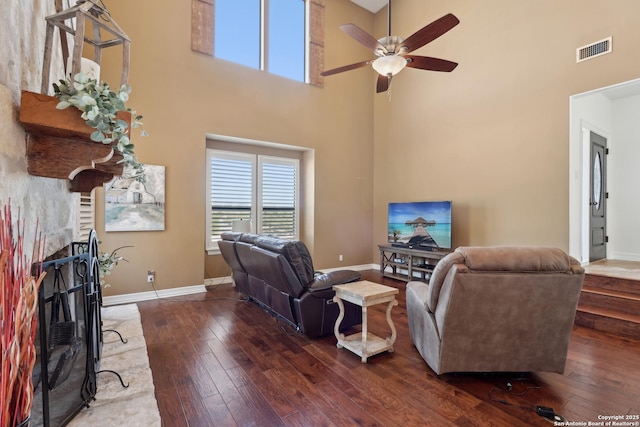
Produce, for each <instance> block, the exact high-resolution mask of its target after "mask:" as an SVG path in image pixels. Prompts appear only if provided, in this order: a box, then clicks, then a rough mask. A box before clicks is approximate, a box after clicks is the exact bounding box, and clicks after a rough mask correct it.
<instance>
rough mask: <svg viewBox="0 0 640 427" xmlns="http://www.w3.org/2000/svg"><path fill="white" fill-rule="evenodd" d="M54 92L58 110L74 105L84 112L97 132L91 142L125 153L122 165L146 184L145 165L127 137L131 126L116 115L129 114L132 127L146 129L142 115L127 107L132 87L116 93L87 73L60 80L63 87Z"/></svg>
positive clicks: (87, 121) (56, 87)
mask: <svg viewBox="0 0 640 427" xmlns="http://www.w3.org/2000/svg"><path fill="white" fill-rule="evenodd" d="M53 89H54V95H55V97H56V98H58V99H59V100H60V102H59V103H58V105H57V106H56V108H57V109H59V110H64V109H65V108H68V107H71V106H73V107H75V108H77V109H78V110H80V111H81V112H82V115H81V117H82V119H83V120H85V122H86V123H87V125H88V126H90V127H91V128H94V129H95V131H93V132H92V133H91V140H92V141H96V142H101V143H103V144H107V145H111V146H113V148H114V149H115V150H116V151H118V152H119V153H120V154H122V157H123V159H122V160H121V161H120V162H119V163H121V162H122V163H124V164H125V165H127V166H130V167H131V168H133V170H134V171H135V177H136V179H137V180H138V181H142V182H144V180H145V179H144V178H145V176H144V169H143V166H144V165H143V164H142V163H140V162H138V159H137V157H136V155H135V153H134V149H135V145H134V144H133V143H132V142H131V140H130V139H129V136H128V135H127V130H128V129H127V128H128V124H127V122H126V121H125V120H122V119H118V118H117V116H116V115H117V113H118V112H119V111H126V112H129V113H131V127H132V128H137V127H140V126H142V122H141V121H140V120H141V119H142V116H141V115H137V114H136V112H135V111H134V110H132V109H131V108H129V107H127V106H126V105H125V103H126V102H127V101H128V100H129V94H130V93H131V87H130V86H129V85H122V86H121V87H120V89H119V90H118V92H115V91H113V90H112V89H111V88H110V87H109V84H108V83H105V82H98V81H97V80H96V79H92V78H89V77H87V76H86V75H84V74H83V73H78V74H76V75H75V76H74V78H73V81H72V80H71V77H70V76H69V77H67V79H66V80H60V84H56V83H54V84H53ZM140 136H147V132H146V131H145V130H144V129H142V130H141V132H140Z"/></svg>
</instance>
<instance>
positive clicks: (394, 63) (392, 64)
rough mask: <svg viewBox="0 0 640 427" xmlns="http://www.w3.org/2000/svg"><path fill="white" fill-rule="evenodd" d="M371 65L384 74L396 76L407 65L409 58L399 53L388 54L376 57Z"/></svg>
mask: <svg viewBox="0 0 640 427" xmlns="http://www.w3.org/2000/svg"><path fill="white" fill-rule="evenodd" d="M371 65H372V67H373V69H374V70H376V71H377V72H378V74H380V75H382V76H395V75H396V74H398V73H399V72H400V71H402V69H403V68H404V67H406V66H407V60H406V58H403V57H402V56H398V55H386V56H382V57H380V58H378V59H376V60H375V61H373V64H371Z"/></svg>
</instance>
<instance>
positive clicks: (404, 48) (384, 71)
mask: <svg viewBox="0 0 640 427" xmlns="http://www.w3.org/2000/svg"><path fill="white" fill-rule="evenodd" d="M387 10H388V24H387V28H388V32H387V36H386V37H383V38H381V39H378V40H376V39H375V37H373V36H371V35H370V34H368V33H367V32H366V31H364V30H363V29H362V28H360V27H358V26H357V25H355V24H345V25H341V26H340V29H341V30H342V31H344V32H345V33H347V34H348V35H349V36H351V37H352V38H353V39H354V40H356V41H357V42H359V43H360V44H362V45H363V46H365V47H367V48H369V49H371V50H372V51H373V53H374V54H375V55H376V56H377V58H376V59H369V60H366V61H362V62H357V63H355V64H350V65H344V66H342V67H338V68H334V69H332V70H327V71H323V72H322V73H321V75H323V76H330V75H332V74H338V73H342V72H344V71H349V70H355V69H357V68H361V67H364V66H366V65H369V64H371V65H372V67H373V69H374V70H376V72H378V80H377V82H376V92H378V93H380V92H384V91H386V90H387V89H389V85H390V84H391V78H392V77H393V76H395V75H396V74H398V73H399V72H400V71H402V69H404V67H411V68H417V69H420V70H430V71H444V72H450V71H453V70H454V69H455V68H456V67H457V66H458V63H457V62H452V61H447V60H446V59H439V58H432V57H429V56H418V55H409V53H411V52H413V51H414V50H416V49H419V48H421V47H422V46H424V45H426V44H427V43H430V42H432V41H433V40H435V39H437V38H438V37H440V36H441V35H443V34H444V33H446V32H447V31H449V30H450V29H452V28H453V27H455V26H456V25H458V23H460V20H459V19H458V18H456V17H455V16H454V15H453V14H451V13H449V14H447V15H445V16H443V17H442V18H440V19H437V20H435V21H433V22H432V23H430V24H429V25H426V26H424V27H422V28H421V29H419V30H418V31H416V32H415V33H413V34H412V35H411V36H409V37H407V38H406V39H403V38H402V37H399V36H392V35H391V0H389V2H388V7H387Z"/></svg>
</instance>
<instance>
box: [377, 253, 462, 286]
mask: <svg viewBox="0 0 640 427" xmlns="http://www.w3.org/2000/svg"><path fill="white" fill-rule="evenodd" d="M378 248H379V249H380V273H381V274H382V275H383V276H384V277H390V278H392V279H397V280H403V281H405V282H408V281H411V280H421V281H423V282H428V281H429V279H430V278H431V273H432V272H433V269H434V268H435V266H436V264H437V263H438V261H440V260H441V259H442V258H444V257H445V256H446V255H447V254H449V253H450V251H446V250H437V249H436V250H424V249H413V248H409V247H400V246H394V245H393V244H385V245H378Z"/></svg>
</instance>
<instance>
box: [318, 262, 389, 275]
mask: <svg viewBox="0 0 640 427" xmlns="http://www.w3.org/2000/svg"><path fill="white" fill-rule="evenodd" d="M375 269H378V270H379V269H380V266H379V265H377V264H360V265H345V266H344V267H337V268H321V269H320V271H322V272H323V273H329V272H331V271H338V270H355V271H365V270H375Z"/></svg>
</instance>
